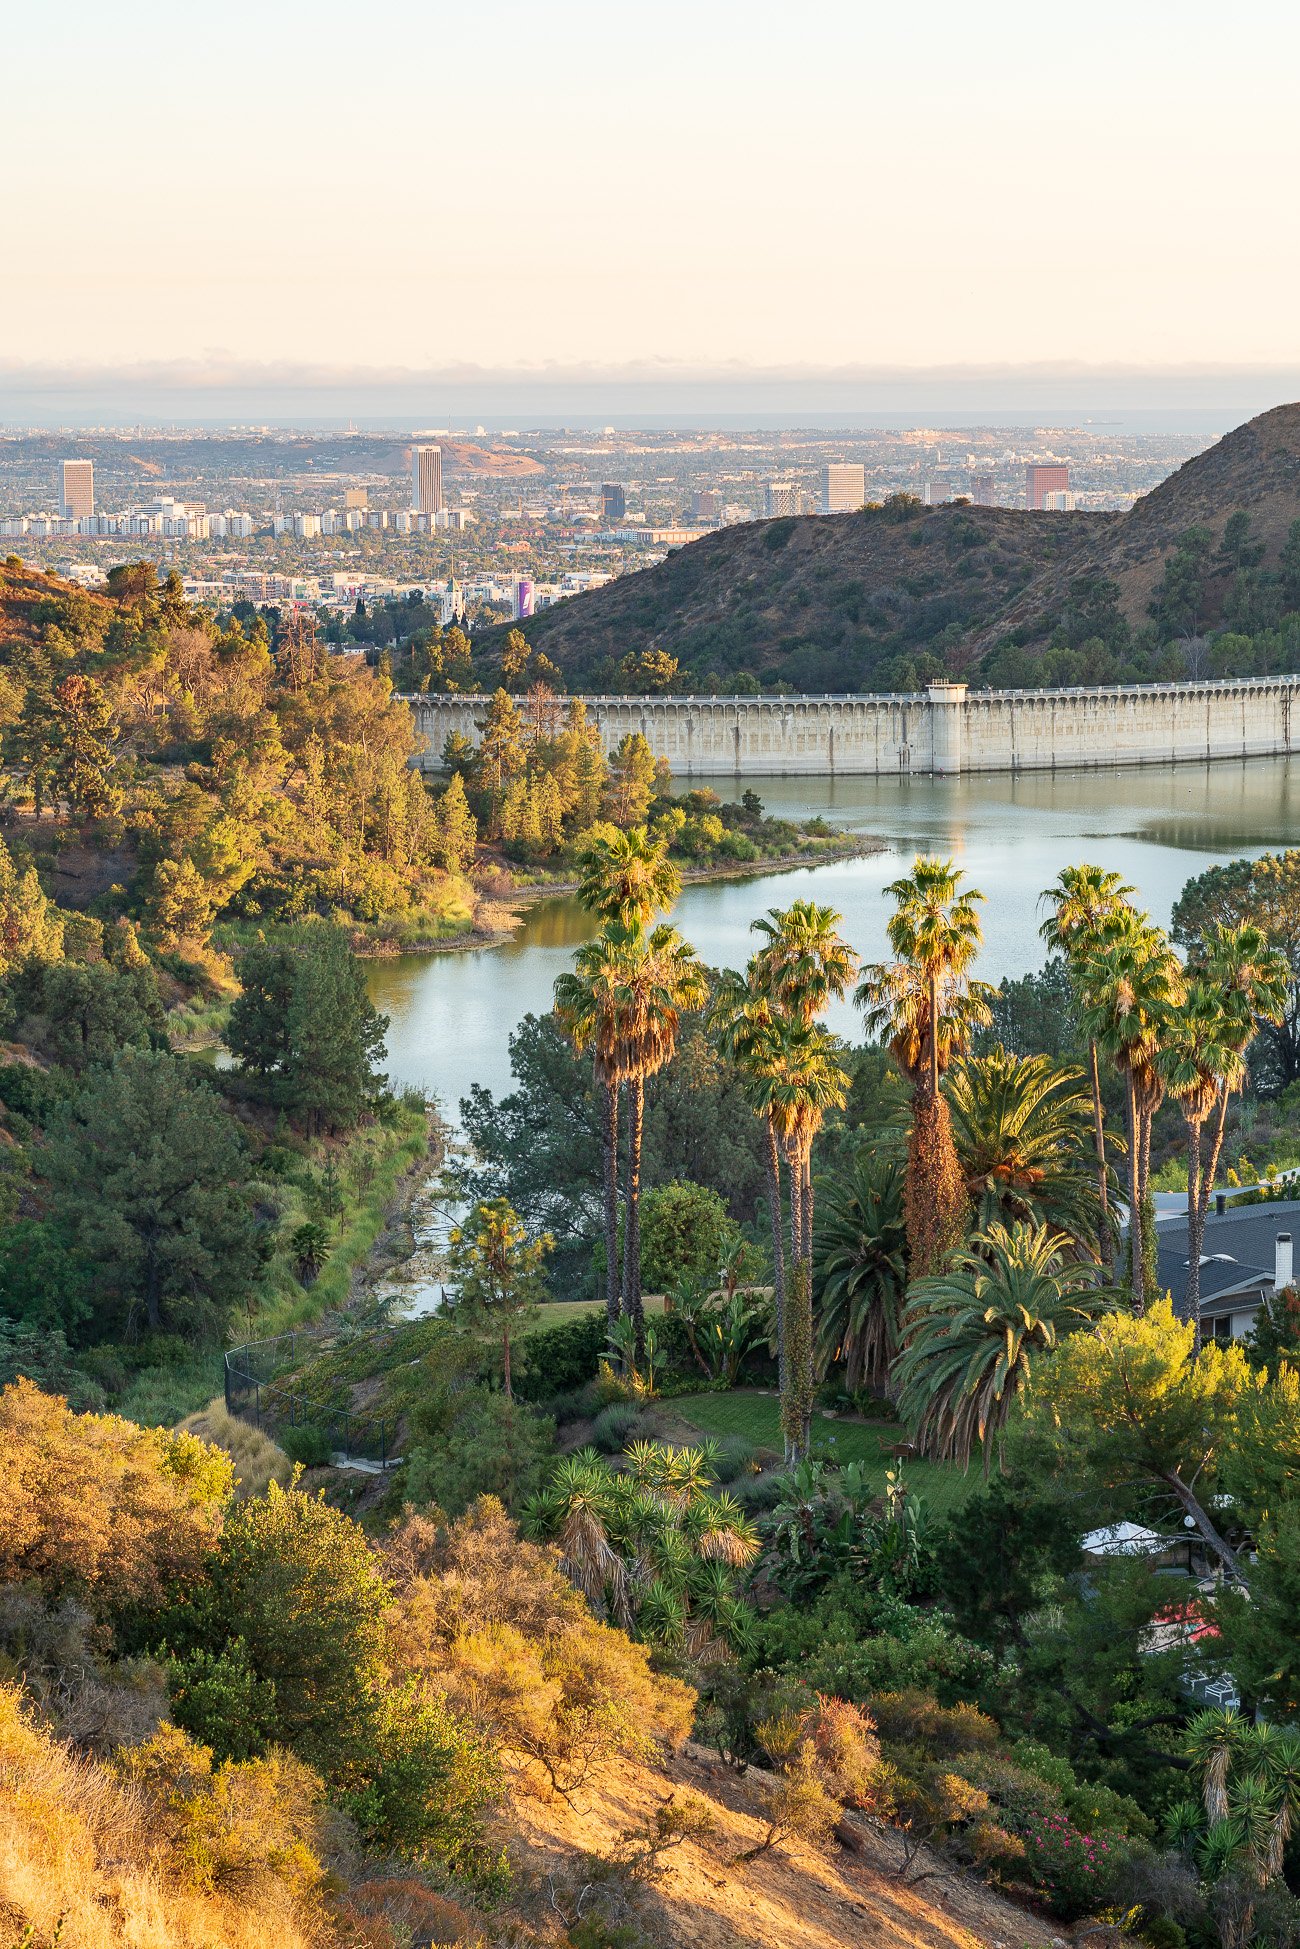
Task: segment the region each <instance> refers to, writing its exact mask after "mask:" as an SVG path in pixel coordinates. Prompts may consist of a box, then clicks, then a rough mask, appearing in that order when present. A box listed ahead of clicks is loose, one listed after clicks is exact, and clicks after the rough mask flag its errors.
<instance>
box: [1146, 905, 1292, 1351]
mask: <svg viewBox="0 0 1300 1949" xmlns="http://www.w3.org/2000/svg"><path fill="white" fill-rule="evenodd" d="M1286 999H1287V968H1286V962H1285V960H1284V959H1283V957H1282V956H1281V955H1280V954H1279V953H1278V952H1277V950H1276V949H1274V948H1271V947H1270V946H1269V943H1268V939H1267V936H1266V935H1265V934H1264V932H1263V930H1262V929H1261V928H1258V927H1255V926H1253V925H1251V924H1250V923H1249V922H1246V923H1243V924H1242V925H1240V926H1236V927H1225V926H1222V925H1219V926H1216V927H1215V928H1214V929H1213V930H1212V932H1211V934H1210V937H1209V940H1208V941H1207V943H1206V953H1205V958H1204V961H1203V962H1202V964H1201V966H1200V967H1199V968H1198V969H1197V970H1195V971H1194V973H1193V979H1192V981H1191V983H1190V985H1189V988H1188V993H1187V1000H1186V1003H1185V1005H1184V1007H1183V1008H1182V1009H1181V1010H1180V1011H1179V1012H1178V1013H1177V1015H1176V1016H1175V1017H1174V1019H1173V1021H1172V1023H1171V1025H1170V1028H1169V1031H1168V1032H1167V1047H1166V1050H1165V1060H1164V1075H1165V1079H1166V1081H1167V1083H1168V1086H1169V1089H1170V1090H1171V1092H1172V1093H1173V1095H1175V1096H1176V1097H1177V1098H1178V1099H1179V1101H1180V1103H1181V1104H1182V1108H1183V1116H1184V1118H1185V1120H1186V1123H1187V1135H1188V1147H1187V1172H1188V1175H1187V1274H1188V1277H1187V1289H1186V1291H1185V1293H1184V1295H1183V1299H1182V1302H1181V1304H1180V1306H1179V1309H1178V1310H1179V1313H1180V1316H1181V1317H1182V1318H1184V1319H1188V1320H1190V1321H1191V1322H1192V1324H1193V1325H1194V1327H1195V1329H1196V1346H1197V1348H1198V1350H1199V1347H1200V1330H1201V1245H1202V1241H1203V1240H1204V1237H1205V1219H1206V1214H1207V1213H1208V1211H1209V1206H1210V1195H1211V1193H1212V1191H1213V1189H1214V1180H1215V1176H1216V1174H1217V1172H1218V1168H1219V1159H1220V1157H1221V1155H1222V1152H1223V1137H1224V1131H1225V1129H1226V1126H1227V1118H1228V1104H1229V1102H1230V1100H1231V1097H1232V1092H1233V1090H1234V1089H1236V1088H1238V1087H1239V1086H1240V1084H1241V1082H1242V1080H1243V1079H1244V1077H1245V1073H1246V1063H1245V1055H1246V1050H1247V1049H1248V1048H1249V1046H1250V1043H1251V1041H1252V1039H1253V1038H1254V1035H1255V1033H1256V1030H1257V1027H1258V1025H1259V1023H1260V1022H1261V1021H1266V1022H1277V1021H1280V1020H1281V1018H1282V1015H1283V1013H1284V1012H1285V1009H1286ZM1207 1123H1208V1124H1209V1126H1210V1144H1209V1150H1208V1153H1205V1152H1203V1131H1204V1129H1205V1126H1206V1124H1207Z"/></svg>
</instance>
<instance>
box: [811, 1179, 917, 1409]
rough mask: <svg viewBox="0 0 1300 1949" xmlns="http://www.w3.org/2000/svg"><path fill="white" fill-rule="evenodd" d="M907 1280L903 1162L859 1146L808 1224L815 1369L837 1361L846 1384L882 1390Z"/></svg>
mask: <svg viewBox="0 0 1300 1949" xmlns="http://www.w3.org/2000/svg"><path fill="white" fill-rule="evenodd" d="M906 1285H907V1229H906V1226H905V1224H904V1220H903V1171H902V1166H901V1164H900V1163H899V1162H898V1161H897V1160H896V1159H895V1158H892V1157H888V1156H882V1155H881V1154H880V1153H879V1152H876V1153H874V1154H869V1153H868V1152H866V1151H859V1153H858V1155H857V1156H856V1157H855V1158H854V1160H853V1164H852V1167H851V1169H850V1170H849V1172H848V1174H847V1176H846V1177H843V1178H841V1179H839V1180H838V1182H836V1183H834V1184H833V1185H832V1186H831V1187H830V1189H829V1190H828V1191H827V1192H826V1193H825V1195H824V1197H823V1198H822V1200H821V1207H820V1210H819V1212H818V1215H817V1221H816V1224H815V1226H814V1228H813V1309H814V1315H815V1318H816V1323H817V1325H816V1357H817V1367H818V1371H819V1372H820V1373H823V1374H824V1373H825V1372H826V1370H827V1369H828V1368H829V1367H830V1365H831V1363H832V1361H835V1360H842V1361H843V1363H844V1374H845V1379H846V1381H847V1383H848V1386H849V1387H850V1389H857V1388H859V1387H874V1388H881V1387H883V1386H884V1384H885V1382H886V1381H887V1379H888V1376H889V1370H890V1367H891V1365H892V1362H893V1358H894V1354H895V1351H896V1349H897V1346H898V1315H899V1310H900V1308H901V1306H902V1303H903V1293H904V1290H905V1288H906Z"/></svg>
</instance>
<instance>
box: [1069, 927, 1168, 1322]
mask: <svg viewBox="0 0 1300 1949" xmlns="http://www.w3.org/2000/svg"><path fill="white" fill-rule="evenodd" d="M1078 992H1079V1003H1080V1015H1081V1017H1082V1020H1083V1025H1084V1028H1085V1030H1086V1032H1087V1034H1088V1035H1089V1036H1091V1037H1094V1038H1095V1039H1096V1041H1097V1042H1098V1043H1100V1044H1101V1046H1102V1047H1103V1048H1104V1049H1106V1050H1107V1051H1108V1053H1109V1054H1110V1055H1111V1056H1112V1057H1113V1059H1114V1061H1115V1064H1116V1067H1117V1068H1118V1069H1119V1072H1120V1074H1121V1076H1122V1077H1123V1078H1124V1084H1125V1094H1126V1097H1127V1111H1128V1144H1129V1156H1128V1174H1129V1221H1128V1223H1129V1269H1130V1280H1131V1286H1132V1294H1133V1306H1134V1310H1135V1311H1137V1312H1141V1311H1142V1309H1143V1307H1144V1306H1145V1304H1146V1284H1147V1275H1146V1255H1145V1251H1144V1245H1145V1244H1148V1243H1150V1241H1148V1240H1145V1239H1144V1223H1143V1204H1144V1200H1145V1198H1146V1193H1147V1179H1148V1175H1149V1168H1150V1160H1151V1119H1152V1117H1153V1115H1154V1113H1155V1111H1156V1110H1157V1109H1158V1108H1159V1104H1160V1100H1161V1096H1162V1095H1163V1090H1164V1082H1163V1078H1162V1077H1161V1074H1160V1069H1159V1063H1158V1054H1159V1048H1160V1038H1161V1036H1162V1034H1163V1032H1164V1030H1165V1027H1166V1024H1167V1023H1168V1020H1169V1017H1170V1015H1171V1013H1172V1011H1173V1009H1174V1008H1175V1007H1176V1006H1177V1005H1178V1003H1179V1002H1180V1000H1181V998H1182V992H1183V971H1182V968H1181V966H1180V964H1179V961H1178V957H1177V956H1176V955H1175V953H1174V951H1173V949H1172V948H1171V947H1170V945H1169V943H1168V941H1167V940H1166V939H1165V937H1164V935H1163V934H1162V933H1161V931H1160V929H1159V928H1158V927H1154V926H1153V925H1152V924H1151V921H1150V920H1149V919H1148V917H1147V916H1146V915H1145V914H1134V915H1133V917H1132V920H1131V921H1130V922H1129V923H1128V924H1127V925H1125V926H1124V927H1123V928H1122V931H1117V932H1114V933H1108V934H1107V935H1106V936H1105V938H1104V939H1102V940H1101V941H1100V942H1099V943H1098V945H1097V946H1096V947H1095V948H1094V949H1093V951H1092V952H1091V953H1090V954H1089V955H1088V956H1087V957H1086V958H1085V960H1084V961H1083V962H1082V964H1081V965H1080V968H1079V976H1078Z"/></svg>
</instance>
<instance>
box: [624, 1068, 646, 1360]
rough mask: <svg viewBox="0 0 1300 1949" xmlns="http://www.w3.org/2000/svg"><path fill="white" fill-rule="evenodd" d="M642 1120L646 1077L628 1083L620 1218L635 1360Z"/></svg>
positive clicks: (639, 1313)
mask: <svg viewBox="0 0 1300 1949" xmlns="http://www.w3.org/2000/svg"><path fill="white" fill-rule="evenodd" d="M644 1121H645V1078H644V1077H643V1076H629V1078H628V1084H627V1126H628V1128H627V1189H626V1193H625V1197H624V1218H623V1306H624V1310H625V1311H626V1312H628V1313H630V1314H631V1316H632V1323H633V1325H634V1326H635V1328H636V1363H637V1366H638V1367H640V1365H641V1362H642V1361H643V1360H644V1359H645V1308H644V1306H643V1305H642V1304H641V1131H642V1125H643V1123H644Z"/></svg>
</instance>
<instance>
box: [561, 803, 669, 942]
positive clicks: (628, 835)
mask: <svg viewBox="0 0 1300 1949" xmlns="http://www.w3.org/2000/svg"><path fill="white" fill-rule="evenodd" d="M579 866H580V868H581V874H582V877H581V878H580V880H579V881H578V898H579V900H580V901H581V902H582V904H583V906H584V907H586V908H587V909H588V910H589V911H590V912H591V913H594V914H596V915H598V916H599V918H600V919H601V920H604V921H611V920H612V921H617V922H619V924H620V925H621V926H624V927H632V926H640V927H648V926H649V925H650V922H651V920H652V919H653V918H654V916H655V914H657V913H666V912H667V911H668V909H669V908H670V907H671V906H672V904H673V902H674V900H676V898H677V896H678V894H679V893H680V892H681V887H682V878H681V874H680V873H679V872H678V871H677V868H676V867H675V866H674V865H673V863H672V861H671V860H670V859H669V857H668V840H667V838H666V837H661V838H658V839H651V838H650V836H649V834H648V833H647V832H646V829H645V827H644V826H633V827H632V828H631V829H630V830H629V831H627V832H620V831H619V830H618V829H617V828H616V827H614V826H610V827H609V828H607V829H601V830H600V831H599V832H598V835H597V836H596V837H595V838H594V839H593V840H592V842H591V844H590V845H589V846H588V847H587V849H586V851H585V852H584V853H583V855H582V858H581V860H580V861H579Z"/></svg>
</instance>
